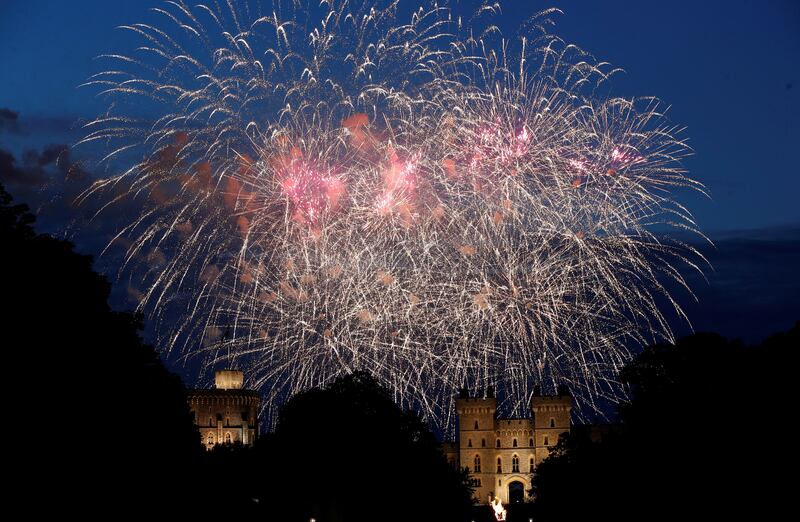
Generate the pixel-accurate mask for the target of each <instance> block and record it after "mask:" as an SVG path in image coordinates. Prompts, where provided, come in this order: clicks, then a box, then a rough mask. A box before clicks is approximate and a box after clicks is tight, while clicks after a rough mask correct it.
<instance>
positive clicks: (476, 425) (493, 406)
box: [443, 388, 572, 504]
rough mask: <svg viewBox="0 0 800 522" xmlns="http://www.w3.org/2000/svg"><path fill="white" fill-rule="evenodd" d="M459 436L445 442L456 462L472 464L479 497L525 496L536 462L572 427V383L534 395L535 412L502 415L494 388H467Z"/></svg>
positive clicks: (507, 499)
mask: <svg viewBox="0 0 800 522" xmlns="http://www.w3.org/2000/svg"><path fill="white" fill-rule="evenodd" d="M456 412H457V413H458V441H457V442H456V443H450V444H445V445H443V450H444V452H445V455H446V456H447V458H448V460H449V461H450V462H458V463H459V467H460V468H462V469H463V468H467V469H468V470H469V472H470V474H471V477H472V485H473V488H474V499H475V500H476V501H478V502H479V503H486V502H488V501H489V497H495V496H496V497H499V498H500V500H502V502H503V504H509V503H518V502H525V501H526V499H528V491H529V490H530V488H531V485H532V480H531V478H532V475H533V473H534V472H535V470H536V467H537V466H538V465H539V464H540V463H541V462H542V460H544V459H545V458H546V457H547V455H549V453H550V448H551V447H553V446H555V444H556V443H557V442H558V438H559V436H560V435H561V434H562V433H564V432H569V431H570V424H571V423H570V417H571V413H572V396H571V395H570V393H569V391H568V390H567V389H566V388H559V389H558V394H557V395H552V396H542V394H541V393H540V392H539V391H538V389H537V390H536V391H535V392H534V395H533V397H532V398H531V413H532V414H533V415H532V417H531V418H500V417H498V416H497V399H496V398H495V396H494V391H493V390H492V389H491V388H489V389H488V390H487V392H486V394H485V396H483V397H470V396H469V394H468V393H467V392H466V390H463V391H462V392H461V394H460V395H459V397H458V398H457V399H456Z"/></svg>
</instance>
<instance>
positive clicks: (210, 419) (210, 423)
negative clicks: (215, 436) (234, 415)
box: [208, 417, 214, 426]
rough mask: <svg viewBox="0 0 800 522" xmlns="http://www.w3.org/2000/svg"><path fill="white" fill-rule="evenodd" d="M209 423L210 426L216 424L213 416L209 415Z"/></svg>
mask: <svg viewBox="0 0 800 522" xmlns="http://www.w3.org/2000/svg"><path fill="white" fill-rule="evenodd" d="M208 425H209V426H213V425H214V418H213V417H209V418H208Z"/></svg>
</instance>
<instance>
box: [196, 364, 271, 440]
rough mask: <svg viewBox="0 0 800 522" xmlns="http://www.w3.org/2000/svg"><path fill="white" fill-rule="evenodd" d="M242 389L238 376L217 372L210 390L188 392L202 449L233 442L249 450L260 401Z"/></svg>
mask: <svg viewBox="0 0 800 522" xmlns="http://www.w3.org/2000/svg"><path fill="white" fill-rule="evenodd" d="M243 385H244V374H243V373H242V372H240V371H236V370H219V371H217V372H216V373H215V374H214V388H212V389H210V390H189V391H188V400H189V408H191V410H192V415H193V416H194V424H195V426H197V430H198V431H199V432H200V437H201V440H202V442H203V446H205V448H206V449H211V448H213V447H214V446H215V445H217V444H224V443H234V442H241V443H242V444H245V445H247V446H251V445H252V444H253V442H255V440H256V438H257V437H258V410H259V407H260V405H261V397H260V396H259V394H258V392H256V391H253V390H245V389H243Z"/></svg>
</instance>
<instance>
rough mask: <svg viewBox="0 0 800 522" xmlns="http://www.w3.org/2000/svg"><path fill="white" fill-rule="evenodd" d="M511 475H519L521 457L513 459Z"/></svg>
mask: <svg viewBox="0 0 800 522" xmlns="http://www.w3.org/2000/svg"><path fill="white" fill-rule="evenodd" d="M511 473H519V457H518V456H516V455H514V456H513V457H511Z"/></svg>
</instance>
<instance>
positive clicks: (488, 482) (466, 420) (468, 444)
mask: <svg viewBox="0 0 800 522" xmlns="http://www.w3.org/2000/svg"><path fill="white" fill-rule="evenodd" d="M456 411H457V413H458V442H459V456H460V459H459V460H460V463H461V468H468V469H469V471H470V472H471V473H472V486H473V487H474V488H475V497H476V498H478V499H481V500H483V499H484V498H485V497H486V496H487V495H488V494H489V492H490V491H491V490H492V485H493V484H494V468H493V467H492V464H493V462H494V451H495V450H494V441H495V413H496V412H497V399H496V398H495V397H494V390H492V389H491V388H489V389H488V390H487V393H486V395H485V396H484V397H470V396H469V394H465V393H461V394H460V395H459V398H458V399H456Z"/></svg>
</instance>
